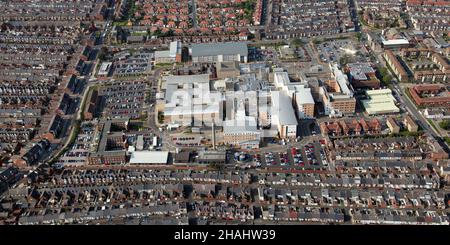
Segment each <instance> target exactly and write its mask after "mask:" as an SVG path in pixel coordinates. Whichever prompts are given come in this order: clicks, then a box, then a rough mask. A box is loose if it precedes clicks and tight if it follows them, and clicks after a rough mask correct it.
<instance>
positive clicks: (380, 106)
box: [361, 89, 400, 115]
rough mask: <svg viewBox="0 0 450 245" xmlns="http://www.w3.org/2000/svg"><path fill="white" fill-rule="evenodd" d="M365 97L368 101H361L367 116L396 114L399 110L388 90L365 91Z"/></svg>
mask: <svg viewBox="0 0 450 245" xmlns="http://www.w3.org/2000/svg"><path fill="white" fill-rule="evenodd" d="M366 95H367V97H368V98H369V99H367V100H362V101H361V103H362V105H363V106H364V109H365V110H366V112H367V114H369V115H379V114H390V113H398V112H400V109H399V108H398V107H397V106H396V105H395V103H396V102H397V101H396V99H395V98H394V96H393V95H392V91H391V90H390V89H378V90H367V91H366Z"/></svg>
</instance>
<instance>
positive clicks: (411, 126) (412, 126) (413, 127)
mask: <svg viewBox="0 0 450 245" xmlns="http://www.w3.org/2000/svg"><path fill="white" fill-rule="evenodd" d="M403 123H404V124H405V126H406V128H407V129H408V131H409V132H417V131H418V130H419V126H418V125H417V123H416V122H415V121H414V120H413V119H412V118H411V117H410V116H406V117H405V119H404V120H403Z"/></svg>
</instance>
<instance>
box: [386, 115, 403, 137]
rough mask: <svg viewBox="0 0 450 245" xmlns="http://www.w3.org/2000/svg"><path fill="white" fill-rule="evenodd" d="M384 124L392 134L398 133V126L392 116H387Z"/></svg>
mask: <svg viewBox="0 0 450 245" xmlns="http://www.w3.org/2000/svg"><path fill="white" fill-rule="evenodd" d="M386 125H387V126H388V128H389V130H390V131H391V133H392V134H398V133H399V132H400V126H398V124H397V122H396V121H395V119H394V118H392V117H389V118H388V119H387V121H386Z"/></svg>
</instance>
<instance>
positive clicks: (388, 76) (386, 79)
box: [382, 74, 392, 85]
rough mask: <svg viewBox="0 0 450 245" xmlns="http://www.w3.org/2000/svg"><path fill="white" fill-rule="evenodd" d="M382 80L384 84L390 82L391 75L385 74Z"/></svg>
mask: <svg viewBox="0 0 450 245" xmlns="http://www.w3.org/2000/svg"><path fill="white" fill-rule="evenodd" d="M382 81H383V83H384V84H386V85H387V84H390V83H391V81H392V76H391V75H389V74H387V75H386V76H383V79H382Z"/></svg>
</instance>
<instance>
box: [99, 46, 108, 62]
mask: <svg viewBox="0 0 450 245" xmlns="http://www.w3.org/2000/svg"><path fill="white" fill-rule="evenodd" d="M107 54H108V48H107V47H102V48H101V49H100V52H99V54H98V59H99V60H101V61H104V60H105V59H106V55H107Z"/></svg>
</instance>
